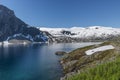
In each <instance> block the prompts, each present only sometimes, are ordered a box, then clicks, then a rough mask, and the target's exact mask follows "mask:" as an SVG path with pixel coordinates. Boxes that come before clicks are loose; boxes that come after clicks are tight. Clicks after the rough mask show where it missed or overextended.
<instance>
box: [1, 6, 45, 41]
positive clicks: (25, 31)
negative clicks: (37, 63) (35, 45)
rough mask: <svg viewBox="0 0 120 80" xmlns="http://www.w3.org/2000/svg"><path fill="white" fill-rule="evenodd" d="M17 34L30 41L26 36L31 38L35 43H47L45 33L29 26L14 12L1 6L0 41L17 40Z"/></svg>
mask: <svg viewBox="0 0 120 80" xmlns="http://www.w3.org/2000/svg"><path fill="white" fill-rule="evenodd" d="M16 34H21V35H23V36H24V38H27V39H29V40H30V38H29V37H25V36H30V37H31V38H32V40H33V41H37V42H44V41H47V38H46V37H45V36H44V35H43V32H41V31H40V30H39V29H37V28H35V27H30V26H28V24H26V23H24V22H23V21H22V20H20V19H19V18H17V17H16V16H15V14H14V11H13V10H10V9H8V8H7V7H5V6H3V5H0V41H5V40H9V39H12V38H13V37H14V38H15V36H14V35H16ZM23 36H22V37H23ZM17 37H18V36H17Z"/></svg>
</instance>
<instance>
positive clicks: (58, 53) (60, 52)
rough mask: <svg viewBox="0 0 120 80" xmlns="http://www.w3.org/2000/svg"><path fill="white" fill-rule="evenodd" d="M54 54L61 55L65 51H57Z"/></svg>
mask: <svg viewBox="0 0 120 80" xmlns="http://www.w3.org/2000/svg"><path fill="white" fill-rule="evenodd" d="M55 54H56V55H58V56H63V55H64V54H66V52H64V51H57V52H56V53H55Z"/></svg>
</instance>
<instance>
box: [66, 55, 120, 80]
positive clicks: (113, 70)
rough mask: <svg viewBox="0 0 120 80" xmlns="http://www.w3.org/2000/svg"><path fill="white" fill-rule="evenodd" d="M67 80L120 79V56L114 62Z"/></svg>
mask: <svg viewBox="0 0 120 80" xmlns="http://www.w3.org/2000/svg"><path fill="white" fill-rule="evenodd" d="M66 80H120V57H117V59H116V60H115V61H113V62H109V63H105V64H102V65H99V66H97V67H95V68H92V69H89V70H88V71H85V72H81V73H79V74H77V75H75V76H72V77H69V78H68V79H66Z"/></svg>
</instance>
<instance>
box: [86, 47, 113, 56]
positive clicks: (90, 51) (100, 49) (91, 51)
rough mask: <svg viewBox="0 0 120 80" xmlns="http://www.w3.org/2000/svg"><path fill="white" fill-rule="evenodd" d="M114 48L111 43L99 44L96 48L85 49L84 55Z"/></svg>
mask: <svg viewBox="0 0 120 80" xmlns="http://www.w3.org/2000/svg"><path fill="white" fill-rule="evenodd" d="M114 48H115V47H114V46H112V45H106V46H101V47H98V48H94V49H90V50H87V51H85V54H86V55H92V54H94V53H96V52H99V51H106V50H110V49H114Z"/></svg>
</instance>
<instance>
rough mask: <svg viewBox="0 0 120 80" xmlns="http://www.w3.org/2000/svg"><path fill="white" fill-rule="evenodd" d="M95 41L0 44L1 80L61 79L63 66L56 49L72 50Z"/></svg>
mask: <svg viewBox="0 0 120 80" xmlns="http://www.w3.org/2000/svg"><path fill="white" fill-rule="evenodd" d="M91 44H94V43H65V44H31V45H1V46H0V80H59V79H60V77H61V76H63V74H62V68H61V66H60V64H59V58H60V57H58V56H56V55H55V54H54V53H55V52H56V51H61V50H62V51H67V52H69V51H71V50H74V49H76V48H79V47H83V46H87V45H91Z"/></svg>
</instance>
